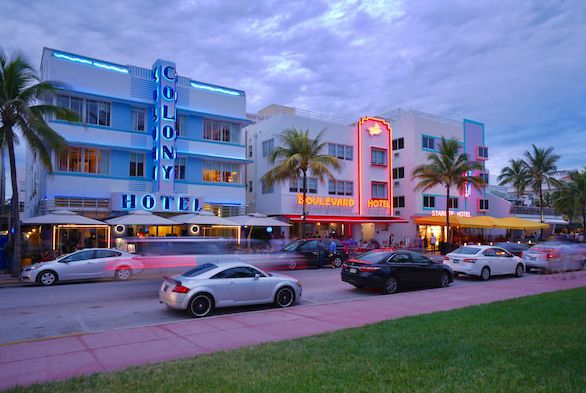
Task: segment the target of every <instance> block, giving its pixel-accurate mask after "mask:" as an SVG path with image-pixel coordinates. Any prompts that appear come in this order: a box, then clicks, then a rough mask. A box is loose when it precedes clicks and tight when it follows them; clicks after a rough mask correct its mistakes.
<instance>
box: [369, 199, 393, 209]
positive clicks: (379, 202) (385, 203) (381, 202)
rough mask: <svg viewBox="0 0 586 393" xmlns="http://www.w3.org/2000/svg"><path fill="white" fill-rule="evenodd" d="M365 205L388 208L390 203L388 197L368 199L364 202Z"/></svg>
mask: <svg viewBox="0 0 586 393" xmlns="http://www.w3.org/2000/svg"><path fill="white" fill-rule="evenodd" d="M366 206H367V207H373V208H384V209H389V208H390V207H391V204H390V203H389V200H388V199H369V200H368V202H367V203H366Z"/></svg>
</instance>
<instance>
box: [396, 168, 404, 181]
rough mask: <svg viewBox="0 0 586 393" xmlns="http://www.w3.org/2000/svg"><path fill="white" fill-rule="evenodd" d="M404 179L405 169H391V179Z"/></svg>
mask: <svg viewBox="0 0 586 393" xmlns="http://www.w3.org/2000/svg"><path fill="white" fill-rule="evenodd" d="M403 178H405V167H399V168H393V179H403Z"/></svg>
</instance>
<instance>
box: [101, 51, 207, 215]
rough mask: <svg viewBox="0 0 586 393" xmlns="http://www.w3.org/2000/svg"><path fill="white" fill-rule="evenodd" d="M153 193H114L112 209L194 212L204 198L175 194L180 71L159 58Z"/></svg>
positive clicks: (153, 155) (155, 78)
mask: <svg viewBox="0 0 586 393" xmlns="http://www.w3.org/2000/svg"><path fill="white" fill-rule="evenodd" d="M152 75H153V82H154V90H153V100H154V101H155V109H154V111H153V121H154V127H153V130H152V137H153V149H152V159H153V167H152V174H153V192H152V193H132V192H127V193H113V194H112V209H113V210H136V209H141V210H149V211H168V212H193V211H198V210H201V208H202V207H203V204H202V203H201V198H198V197H195V196H191V195H177V194H174V193H173V184H174V183H175V158H177V152H176V150H175V140H176V139H177V131H176V129H175V122H176V111H175V106H176V104H177V88H176V85H177V73H176V70H175V63H173V62H170V61H165V60H157V61H156V62H155V63H154V65H153V73H152Z"/></svg>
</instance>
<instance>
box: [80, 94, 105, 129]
mask: <svg viewBox="0 0 586 393" xmlns="http://www.w3.org/2000/svg"><path fill="white" fill-rule="evenodd" d="M85 109H86V112H85V113H86V118H85V121H86V123H89V124H97V125H100V126H109V125H110V103H109V102H104V101H96V100H86V108H85Z"/></svg>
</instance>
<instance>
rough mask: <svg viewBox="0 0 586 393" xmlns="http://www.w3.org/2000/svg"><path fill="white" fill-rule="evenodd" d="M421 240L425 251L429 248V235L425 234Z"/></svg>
mask: <svg viewBox="0 0 586 393" xmlns="http://www.w3.org/2000/svg"><path fill="white" fill-rule="evenodd" d="M421 242H422V244H423V251H425V250H427V237H425V236H423V237H422V238H421Z"/></svg>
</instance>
